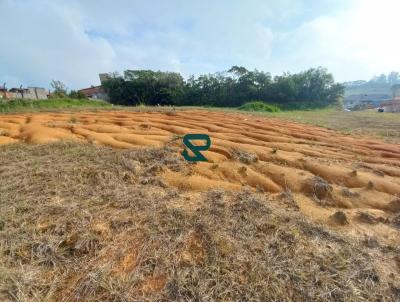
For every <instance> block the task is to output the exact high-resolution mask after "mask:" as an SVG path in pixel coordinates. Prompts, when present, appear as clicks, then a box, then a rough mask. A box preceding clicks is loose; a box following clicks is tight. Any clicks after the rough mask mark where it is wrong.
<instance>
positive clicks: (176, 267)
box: [0, 143, 400, 301]
mask: <svg viewBox="0 0 400 302" xmlns="http://www.w3.org/2000/svg"><path fill="white" fill-rule="evenodd" d="M196 169H197V168H196V166H194V165H189V164H187V163H186V162H184V161H183V160H182V158H181V157H180V156H179V155H178V150H177V149H175V148H174V147H166V148H157V149H141V150H126V151H121V150H117V149H111V148H107V147H96V146H93V145H89V144H77V143H52V144H45V145H25V144H14V145H9V146H3V147H1V148H0V175H1V186H0V223H1V224H0V300H1V301H155V300H156V301H169V300H189V301H197V300H209V301H212V300H228V301H229V300H233V301H238V300H241V301H246V300H248V301H249V300H253V301H254V300H268V301H293V300H294V301H310V300H313V301H327V300H331V301H359V300H368V301H376V300H386V301H396V300H398V299H399V298H400V296H399V295H400V280H399V269H400V267H399V265H400V263H399V262H400V259H399V258H398V255H399V252H400V250H399V245H398V244H392V243H389V242H387V241H386V240H385V239H383V238H375V237H370V236H365V237H357V236H353V235H350V234H344V233H343V232H339V231H334V230H332V229H330V228H328V227H326V226H323V225H320V224H316V223H314V222H312V221H311V220H309V219H307V218H305V217H304V215H303V214H302V213H301V212H300V211H299V209H298V206H297V203H296V197H294V196H293V195H292V194H291V193H290V192H288V191H286V192H284V193H279V194H269V193H265V192H261V191H259V192H255V191H254V190H253V189H252V187H250V186H244V187H242V188H240V189H239V190H230V189H222V188H218V189H206V190H204V191H194V190H191V189H184V188H179V189H177V188H176V187H174V186H171V185H169V184H168V183H166V182H165V181H164V180H163V175H164V174H165V173H166V171H174V173H178V172H180V173H182V174H185V175H191V174H193V173H195V171H196ZM377 223H378V224H381V225H386V224H388V226H387V227H388V228H389V227H391V228H392V226H389V222H377ZM393 223H395V222H393ZM397 223H398V222H397ZM397 227H398V225H397ZM393 228H394V226H393Z"/></svg>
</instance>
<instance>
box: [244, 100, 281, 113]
mask: <svg viewBox="0 0 400 302" xmlns="http://www.w3.org/2000/svg"><path fill="white" fill-rule="evenodd" d="M239 110H243V111H261V112H262V111H264V112H279V111H281V109H280V108H279V107H278V106H276V105H271V104H266V103H264V102H260V101H254V102H249V103H246V104H243V105H242V106H240V107H239Z"/></svg>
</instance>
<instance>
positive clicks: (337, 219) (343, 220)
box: [331, 211, 349, 225]
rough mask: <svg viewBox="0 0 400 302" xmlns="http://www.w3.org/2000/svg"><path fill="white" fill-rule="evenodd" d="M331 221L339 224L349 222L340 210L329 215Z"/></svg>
mask: <svg viewBox="0 0 400 302" xmlns="http://www.w3.org/2000/svg"><path fill="white" fill-rule="evenodd" d="M331 218H332V219H333V221H334V222H335V223H337V224H339V225H346V224H349V221H348V220H347V216H346V214H345V213H344V212H342V211H337V212H336V213H335V214H333V215H332V216H331Z"/></svg>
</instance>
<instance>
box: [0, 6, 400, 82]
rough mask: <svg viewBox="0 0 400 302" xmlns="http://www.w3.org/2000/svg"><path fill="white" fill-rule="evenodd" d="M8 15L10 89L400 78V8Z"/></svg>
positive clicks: (27, 9)
mask: <svg viewBox="0 0 400 302" xmlns="http://www.w3.org/2000/svg"><path fill="white" fill-rule="evenodd" d="M0 12H1V17H0V26H1V34H0V84H2V83H4V82H6V83H7V87H11V86H16V85H18V86H19V85H20V84H23V85H24V86H25V85H27V86H44V87H48V86H49V83H50V81H51V80H52V79H58V80H61V81H63V82H64V83H66V84H67V86H68V87H69V88H82V87H86V86H88V85H91V84H94V85H97V84H98V83H99V80H98V77H97V74H98V73H100V72H110V71H123V70H125V69H153V70H168V71H177V72H181V73H182V74H183V75H184V76H185V77H187V76H189V75H191V74H195V75H197V74H201V73H209V72H215V71H222V70H227V69H228V68H229V67H230V66H232V65H242V66H245V67H247V68H249V69H254V68H257V69H259V70H264V71H269V72H271V73H272V74H273V75H275V74H280V73H282V72H285V71H289V72H298V71H301V70H305V69H307V68H310V67H316V66H324V67H327V68H328V69H329V71H331V72H332V73H333V74H334V76H335V78H336V80H338V81H346V80H356V79H369V78H371V77H372V76H374V75H378V74H381V73H387V72H389V71H392V70H398V71H400V39H399V32H398V29H399V21H398V20H399V19H398V16H399V13H400V1H398V0H379V1H378V0H280V1H275V0H198V1H197V0H168V1H167V0H147V1H145V0H142V1H139V0H113V1H109V0H108V1H106V0H0Z"/></svg>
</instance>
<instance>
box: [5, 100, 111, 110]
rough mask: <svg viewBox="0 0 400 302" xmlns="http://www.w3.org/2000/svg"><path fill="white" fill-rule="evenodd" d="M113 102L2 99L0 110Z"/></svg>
mask: <svg viewBox="0 0 400 302" xmlns="http://www.w3.org/2000/svg"><path fill="white" fill-rule="evenodd" d="M108 107H112V105H111V104H109V103H107V102H104V101H100V100H82V99H81V100H78V99H69V98H62V99H46V100H22V99H18V100H10V101H0V112H20V111H41V110H52V109H71V108H108Z"/></svg>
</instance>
